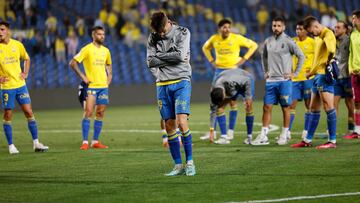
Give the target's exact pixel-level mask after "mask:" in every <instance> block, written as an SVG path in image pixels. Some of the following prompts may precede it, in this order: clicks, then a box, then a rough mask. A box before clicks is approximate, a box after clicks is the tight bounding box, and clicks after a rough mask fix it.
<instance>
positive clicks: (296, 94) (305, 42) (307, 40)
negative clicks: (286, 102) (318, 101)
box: [287, 21, 314, 140]
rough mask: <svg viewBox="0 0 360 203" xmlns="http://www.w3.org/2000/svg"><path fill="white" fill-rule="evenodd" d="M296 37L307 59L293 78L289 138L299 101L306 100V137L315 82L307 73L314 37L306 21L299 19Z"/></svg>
mask: <svg viewBox="0 0 360 203" xmlns="http://www.w3.org/2000/svg"><path fill="white" fill-rule="evenodd" d="M296 35H297V36H296V37H294V38H293V39H294V41H295V43H296V45H298V46H299V48H300V49H301V51H302V52H303V54H304V55H305V61H304V64H303V66H302V67H301V70H300V72H299V75H298V76H297V77H294V78H293V79H292V81H293V83H292V100H293V101H292V104H291V105H290V125H289V133H288V135H287V138H288V140H289V139H290V138H291V135H290V132H291V129H292V124H293V122H294V119H295V113H296V110H295V109H296V105H297V102H298V101H301V100H304V105H305V108H306V112H305V116H304V117H305V119H304V120H305V122H304V130H303V132H302V137H305V136H306V134H307V129H308V126H309V116H310V98H311V88H312V85H313V83H314V80H313V77H311V78H309V79H307V78H306V77H305V74H306V73H307V72H309V71H310V68H311V66H312V63H313V60H314V39H313V38H311V37H309V36H308V32H307V31H306V30H305V29H304V21H299V22H298V23H297V24H296ZM297 61H298V59H297V58H296V57H293V71H295V68H296V63H297Z"/></svg>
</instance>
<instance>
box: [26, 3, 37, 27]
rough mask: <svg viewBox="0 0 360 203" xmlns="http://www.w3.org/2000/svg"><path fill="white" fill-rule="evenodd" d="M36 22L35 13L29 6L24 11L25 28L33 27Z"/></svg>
mask: <svg viewBox="0 0 360 203" xmlns="http://www.w3.org/2000/svg"><path fill="white" fill-rule="evenodd" d="M36 24H37V17H36V13H34V9H33V8H29V9H27V10H26V11H25V28H27V29H29V28H34V27H36Z"/></svg>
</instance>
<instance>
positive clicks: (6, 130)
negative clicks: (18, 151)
mask: <svg viewBox="0 0 360 203" xmlns="http://www.w3.org/2000/svg"><path fill="white" fill-rule="evenodd" d="M3 128H4V133H5V136H6V140H7V142H8V144H9V145H11V144H12V143H13V140H12V127H11V122H10V121H4V123H3Z"/></svg>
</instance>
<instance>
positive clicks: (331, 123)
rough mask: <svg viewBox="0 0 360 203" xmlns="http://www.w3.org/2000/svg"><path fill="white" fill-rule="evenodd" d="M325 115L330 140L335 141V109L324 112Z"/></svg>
mask: <svg viewBox="0 0 360 203" xmlns="http://www.w3.org/2000/svg"><path fill="white" fill-rule="evenodd" d="M326 115H327V127H328V130H329V139H330V141H336V110H335V109H331V110H329V111H327V112H326Z"/></svg>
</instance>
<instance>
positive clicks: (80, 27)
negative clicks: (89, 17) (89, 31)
mask: <svg viewBox="0 0 360 203" xmlns="http://www.w3.org/2000/svg"><path fill="white" fill-rule="evenodd" d="M75 28H76V32H77V34H78V35H79V36H80V37H82V36H84V35H85V22H84V19H83V18H82V17H81V16H77V17H76V23H75Z"/></svg>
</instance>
